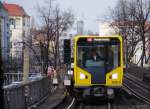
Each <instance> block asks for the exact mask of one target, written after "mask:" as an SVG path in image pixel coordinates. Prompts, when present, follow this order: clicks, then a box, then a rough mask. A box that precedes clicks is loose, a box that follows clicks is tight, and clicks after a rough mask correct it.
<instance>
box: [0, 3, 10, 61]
mask: <svg viewBox="0 0 150 109" xmlns="http://www.w3.org/2000/svg"><path fill="white" fill-rule="evenodd" d="M0 36H1V47H2V51H1V52H2V59H3V63H4V64H8V63H9V38H10V37H9V17H8V13H7V10H6V9H5V7H4V6H3V4H2V3H1V2H0Z"/></svg>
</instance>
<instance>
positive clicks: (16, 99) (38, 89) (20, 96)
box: [3, 77, 52, 109]
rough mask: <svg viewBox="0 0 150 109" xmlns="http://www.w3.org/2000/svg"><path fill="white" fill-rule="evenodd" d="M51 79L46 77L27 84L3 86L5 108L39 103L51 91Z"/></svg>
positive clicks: (11, 108)
mask: <svg viewBox="0 0 150 109" xmlns="http://www.w3.org/2000/svg"><path fill="white" fill-rule="evenodd" d="M51 83H52V82H51V79H50V78H49V77H44V78H43V79H41V80H37V81H33V82H30V83H27V84H21V85H16V86H13V87H7V88H3V90H4V109H26V108H27V107H32V105H34V104H35V103H38V102H39V101H40V100H41V99H43V98H44V97H46V96H47V95H49V94H50V93H51V88H52V85H51Z"/></svg>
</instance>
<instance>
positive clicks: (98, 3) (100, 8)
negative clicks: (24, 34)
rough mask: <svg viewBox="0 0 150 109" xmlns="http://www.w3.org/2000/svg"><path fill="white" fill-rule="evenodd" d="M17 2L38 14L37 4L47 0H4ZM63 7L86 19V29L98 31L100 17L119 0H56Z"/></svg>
mask: <svg viewBox="0 0 150 109" xmlns="http://www.w3.org/2000/svg"><path fill="white" fill-rule="evenodd" d="M2 1H5V2H8V3H16V4H19V5H21V6H23V7H24V9H25V11H26V12H27V14H29V15H30V16H36V15H37V14H36V11H35V9H34V7H35V6H36V4H37V3H38V4H44V1H45V0H2ZM56 2H58V3H59V4H60V7H61V9H68V8H71V9H72V10H73V12H74V14H75V17H76V18H77V19H78V20H83V21H84V27H85V29H86V30H87V29H89V30H92V31H94V32H98V21H97V20H98V19H99V20H103V19H104V18H105V16H106V15H108V14H109V11H110V10H109V8H110V7H114V6H115V4H116V2H117V0H56Z"/></svg>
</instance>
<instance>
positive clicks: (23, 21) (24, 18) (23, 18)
mask: <svg viewBox="0 0 150 109" xmlns="http://www.w3.org/2000/svg"><path fill="white" fill-rule="evenodd" d="M25 25H26V23H25V18H23V26H25Z"/></svg>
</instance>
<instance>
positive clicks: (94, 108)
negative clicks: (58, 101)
mask: <svg viewBox="0 0 150 109" xmlns="http://www.w3.org/2000/svg"><path fill="white" fill-rule="evenodd" d="M66 109H115V108H114V104H111V103H109V102H107V103H105V104H97V105H95V104H85V103H82V102H77V101H76V100H75V99H74V98H73V99H72V101H71V103H70V104H69V105H68V107H67V108H66Z"/></svg>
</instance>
